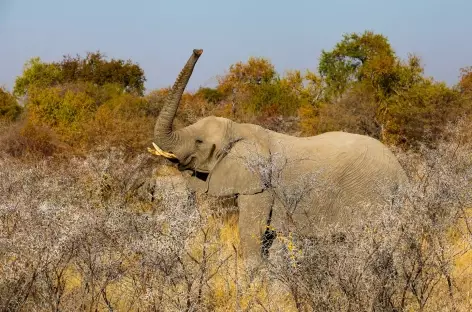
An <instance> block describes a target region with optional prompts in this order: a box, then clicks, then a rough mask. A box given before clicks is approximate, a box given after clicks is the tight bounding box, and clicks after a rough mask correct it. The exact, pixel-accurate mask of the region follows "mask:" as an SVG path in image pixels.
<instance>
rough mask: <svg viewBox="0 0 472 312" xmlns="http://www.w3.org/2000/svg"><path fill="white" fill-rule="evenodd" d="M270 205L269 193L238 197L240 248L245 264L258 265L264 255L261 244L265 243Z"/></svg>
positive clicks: (271, 201) (271, 202)
mask: <svg viewBox="0 0 472 312" xmlns="http://www.w3.org/2000/svg"><path fill="white" fill-rule="evenodd" d="M272 204H273V200H272V196H271V194H270V193H269V192H262V193H257V194H254V195H239V196H238V208H239V237H240V246H241V251H242V257H243V258H244V259H245V260H246V262H254V264H258V263H259V262H260V261H261V260H262V258H263V256H264V253H266V251H265V248H263V242H265V243H267V239H265V235H266V230H267V225H268V220H269V219H270V215H271V209H272ZM267 248H268V246H267Z"/></svg>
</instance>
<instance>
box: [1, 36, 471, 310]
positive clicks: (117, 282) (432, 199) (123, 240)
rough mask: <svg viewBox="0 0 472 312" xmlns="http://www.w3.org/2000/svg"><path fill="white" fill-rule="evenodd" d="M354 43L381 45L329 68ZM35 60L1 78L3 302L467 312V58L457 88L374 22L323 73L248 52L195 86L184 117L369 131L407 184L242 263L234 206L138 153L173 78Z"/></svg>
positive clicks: (65, 306) (122, 66) (328, 55)
mask: <svg viewBox="0 0 472 312" xmlns="http://www.w3.org/2000/svg"><path fill="white" fill-rule="evenodd" d="M353 43H355V44H353ZM353 46H354V47H357V49H358V50H356V51H357V52H356V53H357V54H356V55H359V53H360V54H362V53H367V52H368V53H372V54H368V53H367V54H366V55H364V56H365V57H364V58H363V63H354V66H344V65H346V63H342V64H340V63H337V62H341V61H342V62H353V61H355V59H353V56H352V55H349V53H351V52H352V47H353ZM372 46H375V47H376V49H378V50H377V51H374V52H375V53H374V52H372V49H368V47H372ZM363 47H364V48H365V49H364V48H363ZM366 51H367V52H366ZM369 51H370V52H369ZM92 59H93V60H94V62H95V64H99V65H100V64H101V65H100V66H96V67H94V68H95V70H96V71H97V72H94V71H93V70H92V69H91V67H89V63H90V60H92ZM97 62H98V63H97ZM28 64H29V65H28V66H27V67H25V71H24V73H23V76H21V77H19V78H18V80H17V84H16V85H15V90H14V91H15V92H14V95H13V94H11V93H9V92H8V91H6V90H4V89H0V147H1V148H0V310H2V311H381V310H380V308H379V306H377V304H378V305H382V306H383V307H384V309H385V307H388V310H389V311H458V312H459V311H470V310H472V294H470V289H472V267H471V266H472V251H471V247H472V140H471V139H470V133H472V126H471V122H470V109H471V107H472V104H471V103H472V101H471V98H470V95H471V94H472V88H471V86H470V85H471V83H470V81H472V72H471V70H470V69H468V68H465V69H464V70H463V71H462V73H461V80H460V83H459V84H458V85H457V86H454V87H447V86H445V85H444V84H442V83H438V82H434V81H433V80H431V79H430V78H426V77H423V75H422V68H421V66H420V65H419V61H418V59H417V58H416V57H411V58H410V59H409V60H408V61H407V62H404V61H401V60H399V59H398V58H397V57H396V56H395V55H394V53H393V51H392V49H391V48H390V46H389V45H388V41H386V39H385V38H384V37H383V36H380V35H375V34H372V33H365V34H361V35H350V36H346V37H345V38H344V40H343V41H341V42H340V43H339V44H338V45H337V46H336V47H335V48H334V49H333V51H331V52H324V53H323V55H322V58H321V61H320V68H319V75H318V74H315V73H313V72H309V71H308V72H307V73H306V74H302V73H300V72H298V71H292V72H288V73H286V74H285V75H284V76H279V75H278V74H277V73H276V72H275V70H274V68H273V66H272V65H271V64H270V62H268V61H267V60H265V59H257V58H252V59H250V60H249V61H248V62H247V63H238V64H235V65H233V66H232V67H231V68H230V70H229V71H228V73H226V74H225V75H224V76H222V77H220V79H219V83H218V86H217V87H216V88H214V89H213V88H202V89H200V90H199V91H197V92H196V93H195V94H185V96H184V98H183V100H182V105H181V107H180V109H179V113H178V122H177V125H176V126H184V125H187V124H189V123H192V122H194V121H195V120H197V119H198V118H200V117H202V116H207V115H211V114H214V115H218V116H225V117H229V118H232V119H235V120H237V121H244V122H254V123H258V124H261V125H263V126H265V127H267V128H270V129H273V130H277V131H281V132H285V133H290V134H298V135H313V134H317V133H322V132H325V131H329V130H345V131H350V132H356V133H362V134H367V135H370V136H373V137H376V138H378V139H380V140H382V141H383V142H385V143H386V144H389V146H390V147H391V148H392V149H393V150H394V152H395V154H396V155H397V156H398V158H399V160H400V162H401V164H402V165H403V166H404V168H405V169H406V172H407V174H408V176H409V178H410V181H411V185H410V186H409V187H408V189H406V190H405V194H404V195H405V197H404V198H403V200H402V201H394V202H393V204H392V205H390V206H388V207H383V209H382V211H383V213H382V214H381V215H379V214H375V215H370V216H367V217H366V218H365V219H364V220H363V222H362V223H359V224H357V225H356V226H355V227H353V228H350V229H349V230H348V233H347V234H346V235H343V236H339V235H337V232H336V231H335V229H332V233H329V231H328V233H324V234H323V235H320V236H319V237H316V238H310V239H306V238H303V237H301V236H299V235H297V233H293V234H292V235H290V236H282V235H281V236H279V237H278V238H277V240H278V244H274V248H275V247H277V248H278V249H277V250H274V255H275V256H274V257H272V258H271V262H270V263H267V265H266V266H265V267H262V268H258V269H248V268H247V267H246V266H245V263H244V262H243V261H242V260H241V258H240V256H239V254H238V251H239V240H238V231H237V219H238V214H237V209H236V207H234V205H233V203H232V201H231V200H217V199H214V198H207V197H205V196H203V195H201V194H195V193H192V192H191V191H190V190H188V189H187V187H186V185H185V183H184V180H183V178H182V177H181V176H180V174H179V173H178V172H176V170H175V168H172V167H171V166H170V165H169V163H168V162H166V161H165V160H161V159H156V158H155V157H153V156H151V155H150V154H148V153H146V152H145V150H146V149H145V148H146V147H147V146H149V144H150V142H151V139H152V128H153V122H154V120H155V117H156V116H157V114H158V112H159V110H160V108H161V107H162V101H163V100H164V99H165V95H166V93H167V91H168V90H167V89H162V90H154V91H152V92H150V93H148V94H147V95H144V96H143V95H142V94H143V82H144V80H145V79H144V76H143V72H142V70H140V69H139V67H137V66H136V65H134V64H132V63H131V62H129V61H128V62H123V61H120V60H113V61H106V60H104V59H103V57H102V56H101V54H99V53H98V54H89V55H88V56H87V57H86V58H85V59H81V58H80V57H76V58H70V57H68V58H65V59H64V60H63V61H62V62H61V63H51V64H46V63H42V62H41V61H40V60H38V59H34V60H32V61H30V62H29V63H28ZM351 65H353V64H351ZM97 68H98V69H97ZM340 68H341V69H345V70H348V69H349V70H351V71H346V72H342V71H339V69H340ZM110 72H111V73H115V74H116V76H113V75H112V74H108V73H110ZM94 75H96V76H94ZM110 75H111V76H112V78H110V79H109V80H106V79H103V77H110ZM130 77H131V78H132V79H131V78H130ZM18 102H22V103H23V104H24V105H21V106H20V105H18ZM330 234H332V235H330Z"/></svg>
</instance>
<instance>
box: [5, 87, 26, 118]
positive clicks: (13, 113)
mask: <svg viewBox="0 0 472 312" xmlns="http://www.w3.org/2000/svg"><path fill="white" fill-rule="evenodd" d="M22 110H23V109H22V107H21V106H20V105H19V104H18V102H17V101H16V99H15V97H14V96H13V95H12V94H10V92H8V91H7V90H5V89H4V88H2V87H0V119H3V120H7V121H14V120H16V119H17V118H18V117H19V116H20V114H21V112H22Z"/></svg>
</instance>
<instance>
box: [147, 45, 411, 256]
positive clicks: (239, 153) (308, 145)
mask: <svg viewBox="0 0 472 312" xmlns="http://www.w3.org/2000/svg"><path fill="white" fill-rule="evenodd" d="M202 52H203V50H198V49H195V50H193V53H192V54H191V56H190V58H189V59H188V61H187V63H186V64H185V66H184V68H183V69H182V70H181V72H180V74H179V76H178V77H177V79H176V81H175V83H174V85H173V87H172V89H171V91H170V93H169V94H168V98H167V100H166V102H165V104H164V106H163V107H162V109H161V111H160V112H159V115H158V117H157V120H156V124H155V128H154V142H153V145H154V148H152V149H151V148H150V149H149V151H150V152H151V153H153V154H155V155H159V156H163V157H165V158H167V159H168V160H169V161H171V162H172V163H174V164H177V168H178V169H179V170H180V171H181V172H183V173H184V172H185V173H187V177H188V180H187V182H188V185H189V187H190V188H191V189H192V190H194V191H195V192H203V193H206V194H208V195H210V196H215V197H234V198H235V200H236V203H237V206H238V209H239V223H238V226H239V233H240V245H241V251H242V256H243V257H244V258H246V259H255V260H257V261H262V260H263V259H266V258H267V257H268V256H269V254H270V253H269V251H270V248H271V244H272V242H273V241H274V238H275V237H277V236H278V235H285V234H287V233H291V232H293V231H296V232H297V233H299V234H300V235H306V236H310V235H314V234H317V233H321V232H322V231H323V229H324V228H326V227H327V226H336V227H339V228H343V227H349V226H351V225H352V224H353V222H356V220H359V219H361V218H363V216H364V215H365V214H367V213H370V210H371V209H376V208H375V207H377V206H382V205H385V204H389V203H390V202H391V200H392V198H394V196H395V194H397V193H398V192H399V190H400V189H401V188H402V186H403V185H405V183H406V182H407V177H406V174H405V172H404V170H403V168H402V166H401V165H400V163H399V161H398V159H397V158H396V157H395V156H394V154H393V153H392V151H391V150H390V149H389V148H387V147H386V146H385V145H384V144H383V143H381V142H380V141H378V140H376V139H374V138H371V137H368V136H365V135H359V134H353V133H347V132H342V131H333V132H326V133H323V134H320V135H316V136H311V137H295V136H290V135H286V134H282V133H278V132H274V131H271V130H268V129H265V128H263V127H261V126H258V125H255V124H248V123H238V122H235V121H232V120H230V119H227V118H222V117H215V116H208V117H205V118H202V119H200V120H198V121H197V122H195V123H194V124H192V125H189V126H187V127H184V128H181V129H173V120H174V118H175V115H176V112H177V109H178V106H179V102H180V99H181V97H182V94H183V92H184V90H185V88H186V85H187V83H188V81H189V79H190V77H191V75H192V72H193V70H194V67H195V64H196V63H197V61H198V59H199V57H200V56H201V55H202ZM261 259H262V260H261Z"/></svg>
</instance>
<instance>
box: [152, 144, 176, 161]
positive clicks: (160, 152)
mask: <svg viewBox="0 0 472 312" xmlns="http://www.w3.org/2000/svg"><path fill="white" fill-rule="evenodd" d="M152 146H153V147H154V149H152V148H150V147H148V149H147V150H148V152H149V153H151V154H153V155H156V156H163V157H165V158H170V159H177V156H175V155H174V154H172V153H168V152H164V151H163V150H162V149H161V148H160V147H159V146H157V145H156V144H155V143H154V142H152Z"/></svg>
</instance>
